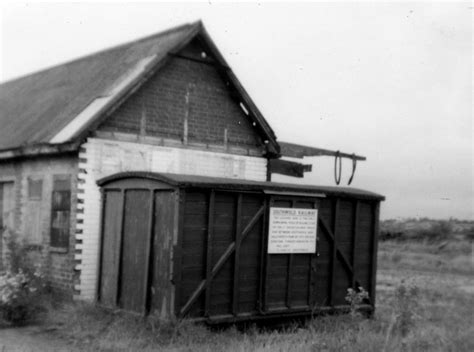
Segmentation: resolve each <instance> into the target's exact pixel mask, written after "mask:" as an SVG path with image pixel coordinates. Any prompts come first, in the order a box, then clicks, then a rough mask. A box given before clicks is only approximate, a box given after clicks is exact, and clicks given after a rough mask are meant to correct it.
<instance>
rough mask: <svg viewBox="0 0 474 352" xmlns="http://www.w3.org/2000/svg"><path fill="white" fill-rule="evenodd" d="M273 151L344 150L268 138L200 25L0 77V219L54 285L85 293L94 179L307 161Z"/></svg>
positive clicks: (92, 284)
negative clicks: (5, 78) (291, 159)
mask: <svg viewBox="0 0 474 352" xmlns="http://www.w3.org/2000/svg"><path fill="white" fill-rule="evenodd" d="M282 155H287V156H291V157H303V156H305V155H306V156H308V155H336V156H350V155H347V154H341V153H336V152H332V151H327V150H320V149H316V148H310V147H301V146H298V145H292V144H287V143H279V142H277V138H276V136H275V133H274V131H273V130H272V129H271V127H270V125H269V124H268V122H267V121H266V119H265V118H264V117H263V116H262V114H261V113H260V111H259V110H258V108H257V107H256V106H255V104H254V103H253V102H252V100H251V98H250V97H249V95H248V94H247V92H246V91H245V89H244V88H243V87H242V85H241V84H240V82H239V81H238V79H237V77H236V76H235V75H234V73H233V72H232V70H231V68H230V67H229V66H228V64H227V63H226V61H225V59H224V58H223V56H222V55H221V54H220V53H219V50H218V49H217V47H216V46H215V45H214V43H213V42H212V40H211V38H210V37H209V35H208V34H207V32H206V30H205V29H204V27H203V25H202V23H200V22H198V23H193V24H187V25H183V26H180V27H176V28H174V29H171V30H168V31H165V32H162V33H158V34H156V35H153V36H150V37H146V38H143V39H140V40H137V41H134V42H131V43H127V44H124V45H121V46H117V47H114V48H111V49H108V50H105V51H102V52H99V53H96V54H93V55H89V56H86V57H83V58H81V59H78V60H74V61H71V62H68V63H65V64H62V65H59V66H56V67H52V68H49V69H46V70H44V71H41V72H38V73H34V74H31V75H28V76H25V77H22V78H19V79H16V80H13V81H10V82H6V83H4V84H2V85H1V86H0V228H3V229H8V231H13V232H16V233H18V236H20V238H21V239H23V240H24V241H26V242H27V243H28V244H29V245H30V248H31V251H32V252H35V253H37V255H38V256H39V257H40V258H41V261H42V263H43V265H44V266H45V268H47V272H48V275H49V278H50V280H51V282H52V284H53V286H54V287H56V288H57V289H61V290H63V291H67V292H70V293H72V294H74V295H75V296H76V297H78V298H83V299H94V298H95V297H96V293H97V281H98V265H99V264H98V263H99V252H100V250H99V249H100V241H99V238H100V236H99V235H100V231H101V228H100V227H101V225H100V224H101V211H102V210H101V204H102V203H101V193H100V190H99V186H98V185H97V181H98V180H99V179H102V178H104V177H106V176H110V175H113V174H116V173H120V172H126V171H148V172H154V173H171V174H183V175H198V176H210V177H218V178H230V179H235V180H248V181H262V182H263V181H269V180H270V177H271V174H272V172H280V173H284V174H290V175H294V176H299V177H301V176H302V175H303V172H304V171H309V170H310V167H308V166H305V165H300V164H297V163H289V162H284V161H281V159H280V158H281V156H282ZM352 157H353V159H354V160H363V159H364V158H362V157H358V156H352ZM0 242H1V241H0ZM2 252H5V248H3V249H2Z"/></svg>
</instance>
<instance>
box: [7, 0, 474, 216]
mask: <svg viewBox="0 0 474 352" xmlns="http://www.w3.org/2000/svg"><path fill="white" fill-rule="evenodd" d="M0 8H1V17H0V20H1V26H0V29H1V36H0V38H1V39H0V48H1V55H0V80H1V81H5V80H9V79H13V78H15V77H18V76H21V75H25V74H28V73H31V72H33V71H38V70H40V69H42V68H45V67H49V66H52V65H55V64H58V63H61V62H64V61H66V60H70V59H73V58H76V57H78V56H83V55H86V54H89V53H92V52H94V51H97V50H101V49H104V48H107V47H110V46H112V45H116V44H120V43H123V42H126V41H129V40H133V39H136V38H139V37H142V36H146V35H149V34H152V33H155V32H158V31H161V30H163V29H167V28H169V27H173V26H176V25H180V24H182V23H185V22H190V21H195V20H198V19H202V20H203V22H204V25H205V27H206V28H207V30H208V31H209V33H210V35H211V37H212V38H213V39H214V41H215V42H216V44H217V46H218V47H219V49H220V50H221V52H222V53H223V55H224V57H225V58H226V59H227V61H228V62H229V64H230V66H231V67H232V68H233V70H234V72H235V73H236V75H237V76H238V77H239V79H240V80H241V82H242V83H243V85H244V86H245V87H246V89H247V91H248V92H249V93H250V95H251V97H252V98H253V99H254V101H255V103H256V104H257V106H258V107H259V108H260V110H261V111H262V113H263V114H264V116H265V118H266V119H267V121H268V122H269V123H270V125H271V126H272V127H273V129H274V130H275V132H276V134H277V136H278V139H279V140H281V141H288V142H297V143H303V144H307V145H312V146H317V147H323V148H328V149H333V150H337V149H340V150H341V151H346V152H350V153H352V152H355V153H358V154H361V155H365V156H366V157H367V161H366V162H362V163H359V164H358V165H357V173H356V176H355V179H354V182H353V184H352V186H354V187H357V188H364V189H367V190H371V191H375V192H378V193H382V194H384V195H385V196H386V197H387V200H386V201H385V202H384V203H383V205H382V210H381V216H382V218H394V217H423V216H428V217H433V218H447V217H451V216H453V217H457V218H470V219H474V209H473V198H474V195H473V186H474V183H473V182H474V181H473V173H472V172H473V149H474V144H473V126H472V94H473V91H472V25H471V21H472V11H473V6H472V5H471V4H470V3H469V2H464V3H438V4H430V3H384V4H379V3H354V2H351V3H336V4H324V3H299V4H296V5H295V4H290V3H280V4H272V3H266V2H263V3H260V4H243V3H240V4H229V3H227V4H216V3H213V2H212V1H211V2H204V3H193V4H189V3H178V4H165V3H140V4H133V3H127V4H123V3H122V4H117V3H115V4H113V3H112V4H111V3H102V4H93V3H81V4H64V3H63V4H57V3H56V4H31V3H30V4H14V3H9V4H2V5H0ZM0 128H1V126H0ZM305 162H308V163H310V162H311V163H314V166H313V170H314V171H313V172H312V173H311V174H309V175H308V176H307V180H306V181H307V182H311V183H316V184H331V185H333V184H334V181H333V163H334V160H333V159H332V158H329V157H324V158H310V159H309V160H307V161H306V160H305ZM343 167H344V170H343V176H342V179H343V181H342V182H343V183H345V182H347V180H348V178H349V176H350V167H351V162H350V160H344V165H343Z"/></svg>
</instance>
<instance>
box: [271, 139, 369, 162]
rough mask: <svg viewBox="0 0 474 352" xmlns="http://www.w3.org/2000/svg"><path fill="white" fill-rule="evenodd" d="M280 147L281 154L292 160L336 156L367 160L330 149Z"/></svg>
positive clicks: (281, 144)
mask: <svg viewBox="0 0 474 352" xmlns="http://www.w3.org/2000/svg"><path fill="white" fill-rule="evenodd" d="M278 144H279V145H280V152H281V155H282V156H287V157H291V158H303V157H305V156H336V155H339V156H340V157H342V158H349V159H352V158H355V159H356V160H361V161H363V160H367V158H366V157H365V156H361V155H356V154H349V153H342V152H339V154H338V152H337V151H334V150H329V149H322V148H315V147H309V146H306V145H300V144H294V143H286V142H278Z"/></svg>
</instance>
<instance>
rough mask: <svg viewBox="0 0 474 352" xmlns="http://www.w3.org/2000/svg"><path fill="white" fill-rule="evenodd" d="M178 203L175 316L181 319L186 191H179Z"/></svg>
mask: <svg viewBox="0 0 474 352" xmlns="http://www.w3.org/2000/svg"><path fill="white" fill-rule="evenodd" d="M177 198H178V199H177V203H178V209H179V210H178V223H177V226H178V235H177V236H178V238H177V239H176V244H175V245H174V246H173V261H174V268H173V284H174V288H175V289H174V300H175V301H174V307H175V316H176V317H179V312H180V308H181V291H182V279H181V264H182V251H183V236H184V207H185V205H186V192H185V190H184V189H182V188H180V189H178V193H177Z"/></svg>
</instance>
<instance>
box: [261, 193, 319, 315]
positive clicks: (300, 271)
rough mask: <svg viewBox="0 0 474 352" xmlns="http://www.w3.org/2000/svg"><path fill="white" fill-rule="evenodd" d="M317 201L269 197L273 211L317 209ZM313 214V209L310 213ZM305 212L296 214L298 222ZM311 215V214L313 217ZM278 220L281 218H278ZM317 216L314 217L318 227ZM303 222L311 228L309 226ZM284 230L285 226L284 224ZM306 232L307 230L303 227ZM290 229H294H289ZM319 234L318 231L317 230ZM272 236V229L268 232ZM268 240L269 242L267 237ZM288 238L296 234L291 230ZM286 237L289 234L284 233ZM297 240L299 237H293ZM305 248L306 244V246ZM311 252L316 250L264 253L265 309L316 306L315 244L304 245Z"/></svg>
mask: <svg viewBox="0 0 474 352" xmlns="http://www.w3.org/2000/svg"><path fill="white" fill-rule="evenodd" d="M318 202H319V201H318V200H317V199H311V198H301V197H279V196H274V197H272V198H271V200H270V211H271V209H272V208H291V209H317V208H318ZM310 214H311V215H313V214H314V212H310ZM302 216H305V215H297V216H296V217H297V220H296V221H297V222H298V223H299V225H301V224H300V223H301V222H302V221H305V220H304V219H302V218H300V217H302ZM311 217H312V216H310V218H311ZM275 221H276V222H278V219H276V220H275ZM316 221H317V219H314V220H311V221H310V223H311V224H312V223H313V222H314V226H315V227H316ZM310 223H308V224H306V225H305V224H302V225H303V226H306V227H308V228H309V232H311V229H310V227H311V226H308V225H310ZM282 226H283V227H282V231H283V232H284V230H285V226H289V225H282ZM303 231H307V230H303ZM290 232H291V231H290ZM316 234H317V236H318V237H319V233H318V232H316ZM267 236H269V231H267ZM267 236H266V239H265V241H266V242H267V243H268V237H267ZM287 236H288V237H292V236H294V234H293V233H288V234H287ZM285 237H286V236H285ZM294 241H298V240H296V239H295V240H294ZM304 247H307V246H306V245H304ZM306 250H308V251H312V252H313V253H298V252H297V253H284V252H285V251H284V250H282V253H268V252H269V250H268V247H267V251H266V253H265V256H266V261H265V262H266V265H265V287H264V311H265V312H267V313H272V312H280V311H281V312H284V311H307V310H310V309H312V306H313V296H314V294H313V292H314V286H315V284H316V283H315V259H316V246H314V247H313V248H304V251H306Z"/></svg>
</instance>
